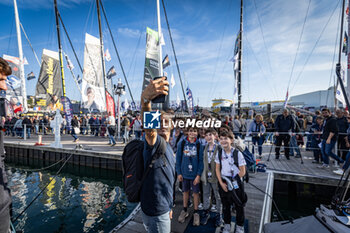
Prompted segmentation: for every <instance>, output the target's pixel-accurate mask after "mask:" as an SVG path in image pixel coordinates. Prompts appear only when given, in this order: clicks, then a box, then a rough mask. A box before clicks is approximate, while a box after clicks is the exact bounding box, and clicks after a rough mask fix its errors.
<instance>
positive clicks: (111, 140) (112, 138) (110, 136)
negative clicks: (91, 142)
mask: <svg viewBox="0 0 350 233" xmlns="http://www.w3.org/2000/svg"><path fill="white" fill-rule="evenodd" d="M108 136H109V143H111V144H115V139H114V135H111V134H109V135H108Z"/></svg>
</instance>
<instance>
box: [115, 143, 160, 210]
mask: <svg viewBox="0 0 350 233" xmlns="http://www.w3.org/2000/svg"><path fill="white" fill-rule="evenodd" d="M160 138H161V140H160V143H159V145H158V147H157V148H155V147H154V148H153V151H152V160H151V161H150V162H149V164H148V165H147V166H146V170H145V171H144V160H143V150H144V143H145V142H144V141H142V140H139V139H134V140H132V141H131V142H129V143H128V144H127V145H126V146H125V148H124V151H123V155H122V162H123V186H124V191H125V194H126V196H127V199H128V201H129V202H131V203H137V202H140V192H141V188H142V184H143V181H144V180H145V178H146V177H147V175H148V173H149V172H150V170H151V168H152V167H153V164H154V162H155V161H156V160H157V159H158V158H159V157H160V156H164V154H165V150H166V142H165V140H164V139H163V138H162V137H160Z"/></svg>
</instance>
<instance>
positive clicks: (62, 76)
mask: <svg viewBox="0 0 350 233" xmlns="http://www.w3.org/2000/svg"><path fill="white" fill-rule="evenodd" d="M54 5H55V17H56V29H57V42H58V57H59V60H60V67H61V78H62V92H63V93H62V94H63V96H66V83H65V80H64V69H63V56H62V44H61V33H60V23H59V21H58V15H59V13H58V8H57V0H54Z"/></svg>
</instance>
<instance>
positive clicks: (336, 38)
mask: <svg viewBox="0 0 350 233" xmlns="http://www.w3.org/2000/svg"><path fill="white" fill-rule="evenodd" d="M341 10H342V8H340V11H341ZM341 15H342V14H341V12H339V18H338V27H337V32H338V31H339V27H340V18H341ZM337 42H338V33H336V36H335V43H334V51H333V60H332V67H331V73H330V75H329V83H328V87H330V86H331V82H332V76H333V71H334V67H335V66H334V62H335V54H336V50H337ZM328 96H329V91H327V98H326V103H325V104H326V105H327V103H328Z"/></svg>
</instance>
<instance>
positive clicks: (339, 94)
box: [335, 67, 346, 106]
mask: <svg viewBox="0 0 350 233" xmlns="http://www.w3.org/2000/svg"><path fill="white" fill-rule="evenodd" d="M340 77H341V80H342V82H343V84H344V86H345V70H344V69H343V67H342V68H341V71H340ZM335 98H337V100H339V102H341V103H342V104H343V106H346V102H345V97H344V94H343V91H342V89H341V86H340V83H339V82H338V85H337V91H336V95H335Z"/></svg>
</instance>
